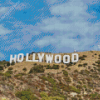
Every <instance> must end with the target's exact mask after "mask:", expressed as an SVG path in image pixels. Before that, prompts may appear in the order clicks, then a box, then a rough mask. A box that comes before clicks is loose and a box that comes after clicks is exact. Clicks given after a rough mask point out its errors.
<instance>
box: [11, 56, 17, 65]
mask: <svg viewBox="0 0 100 100" xmlns="http://www.w3.org/2000/svg"><path fill="white" fill-rule="evenodd" d="M13 60H14V62H15V63H16V55H15V56H14V58H13V57H12V55H10V63H12V61H13Z"/></svg>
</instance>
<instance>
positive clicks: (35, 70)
mask: <svg viewBox="0 0 100 100" xmlns="http://www.w3.org/2000/svg"><path fill="white" fill-rule="evenodd" d="M43 72H44V69H43V66H42V65H37V66H35V67H32V68H31V69H30V71H29V73H43Z"/></svg>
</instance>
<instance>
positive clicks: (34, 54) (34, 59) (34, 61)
mask: <svg viewBox="0 0 100 100" xmlns="http://www.w3.org/2000/svg"><path fill="white" fill-rule="evenodd" d="M33 61H34V62H38V60H35V53H33Z"/></svg>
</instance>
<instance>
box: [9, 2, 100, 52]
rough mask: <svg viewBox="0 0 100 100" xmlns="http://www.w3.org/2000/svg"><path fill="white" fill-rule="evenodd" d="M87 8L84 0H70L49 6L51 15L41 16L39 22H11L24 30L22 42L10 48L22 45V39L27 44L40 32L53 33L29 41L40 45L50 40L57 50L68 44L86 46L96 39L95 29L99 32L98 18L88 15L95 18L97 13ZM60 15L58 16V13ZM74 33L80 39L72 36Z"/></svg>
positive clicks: (48, 43) (72, 47) (79, 48)
mask: <svg viewBox="0 0 100 100" xmlns="http://www.w3.org/2000/svg"><path fill="white" fill-rule="evenodd" d="M51 2H52V1H51ZM56 2H57V1H56ZM87 9H88V5H87V4H86V2H85V1H84V2H83V1H82V0H70V1H67V2H66V3H61V4H56V5H53V6H51V7H50V12H51V14H52V15H54V17H52V18H46V19H43V20H42V21H41V23H37V24H36V25H34V26H33V25H25V24H23V23H21V22H16V23H14V27H15V28H16V29H18V30H19V32H20V33H21V34H23V37H22V42H23V43H22V42H20V43H17V42H16V43H14V44H12V45H11V46H10V48H9V49H14V48H16V49H18V50H21V49H23V47H22V45H24V43H26V44H27V43H28V42H29V41H30V40H31V39H32V36H35V35H39V34H40V33H41V32H43V33H54V35H53V36H45V37H43V38H41V39H38V40H36V41H35V42H33V44H32V45H36V46H38V47H40V48H42V47H44V46H48V45H50V44H52V45H53V46H54V47H55V48H56V50H58V51H66V49H68V47H69V48H70V49H74V48H75V49H78V50H84V49H88V48H89V47H90V46H91V45H93V44H94V43H95V41H96V40H95V37H94V36H95V33H99V32H100V22H96V23H91V22H89V20H90V19H92V18H96V16H93V15H92V13H91V14H89V13H87ZM59 15H60V17H57V16H59ZM77 35H79V36H80V38H81V39H77V38H76V39H74V38H73V37H77ZM27 37H28V38H27ZM26 38H27V39H26Z"/></svg>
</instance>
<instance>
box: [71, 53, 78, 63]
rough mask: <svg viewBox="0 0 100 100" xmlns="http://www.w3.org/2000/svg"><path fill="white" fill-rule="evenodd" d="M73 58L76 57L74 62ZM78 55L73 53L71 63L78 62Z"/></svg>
mask: <svg viewBox="0 0 100 100" xmlns="http://www.w3.org/2000/svg"><path fill="white" fill-rule="evenodd" d="M74 56H76V60H74ZM78 59H79V58H78V54H77V53H74V54H72V62H78Z"/></svg>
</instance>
